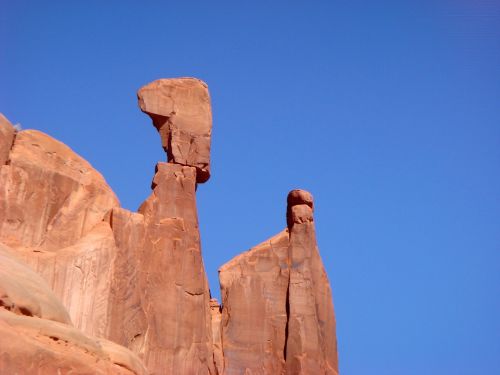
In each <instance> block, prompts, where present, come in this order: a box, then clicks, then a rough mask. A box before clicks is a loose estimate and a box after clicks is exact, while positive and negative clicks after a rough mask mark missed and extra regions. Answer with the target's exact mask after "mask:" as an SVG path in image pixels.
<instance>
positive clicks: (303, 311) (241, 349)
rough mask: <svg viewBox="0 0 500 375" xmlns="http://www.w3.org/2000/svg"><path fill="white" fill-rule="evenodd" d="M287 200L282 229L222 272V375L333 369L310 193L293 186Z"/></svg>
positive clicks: (330, 319) (327, 300)
mask: <svg viewBox="0 0 500 375" xmlns="http://www.w3.org/2000/svg"><path fill="white" fill-rule="evenodd" d="M287 202H288V205H287V215H286V217H287V227H288V228H287V229H285V230H284V231H282V232H281V233H279V234H278V235H276V236H274V237H272V238H271V239H269V240H267V241H265V242H263V243H262V244H260V245H258V246H256V247H254V248H252V249H250V250H249V251H247V252H245V253H243V254H241V255H238V256H237V257H235V258H233V259H232V260H231V261H229V262H228V263H226V264H225V265H223V266H222V267H221V268H220V269H219V279H220V284H221V292H222V293H221V294H222V297H223V300H222V306H223V308H222V326H221V327H222V349H223V355H224V366H225V367H224V371H225V373H227V374H233V373H244V372H248V373H259V374H287V375H295V374H304V375H306V374H325V375H335V374H338V368H337V347H336V334H335V317H334V313H333V304H332V299H331V292H330V286H329V283H328V279H327V278H326V273H325V272H324V267H323V264H322V262H321V259H320V257H319V252H318V249H317V245H316V238H315V235H314V222H313V215H312V214H313V208H314V203H313V198H312V195H311V194H310V193H308V192H306V191H303V190H293V191H291V192H290V193H289V195H288V197H287Z"/></svg>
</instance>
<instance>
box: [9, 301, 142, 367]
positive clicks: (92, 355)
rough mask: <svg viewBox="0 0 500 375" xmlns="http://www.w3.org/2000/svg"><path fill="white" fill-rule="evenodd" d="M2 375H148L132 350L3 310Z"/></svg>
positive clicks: (62, 326)
mask: <svg viewBox="0 0 500 375" xmlns="http://www.w3.org/2000/svg"><path fill="white" fill-rule="evenodd" d="M0 373H1V374H20V375H21V374H30V375H53V374H61V375H63V374H67V375H69V374H75V375H89V374H96V375H97V374H99V375H108V374H117V375H133V374H135V375H146V374H147V371H146V369H145V368H144V366H143V365H142V363H141V362H140V360H139V359H138V358H137V357H136V356H135V355H134V354H132V352H130V351H129V350H127V349H125V348H123V347H119V345H116V344H113V343H111V342H108V341H106V340H102V339H96V338H91V337H88V336H85V335H84V334H83V333H81V332H80V331H79V330H78V329H76V328H73V327H71V326H69V325H66V324H62V323H59V322H55V321H52V320H47V319H40V318H35V317H28V316H20V315H16V314H14V313H12V312H10V311H7V310H4V309H1V308H0Z"/></svg>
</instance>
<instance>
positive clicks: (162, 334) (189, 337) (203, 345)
mask: <svg viewBox="0 0 500 375" xmlns="http://www.w3.org/2000/svg"><path fill="white" fill-rule="evenodd" d="M152 186H153V193H152V194H151V196H150V197H149V198H148V199H147V200H146V201H145V202H144V203H143V204H142V206H141V207H140V209H139V212H140V213H141V214H142V215H144V224H145V238H146V239H145V242H144V249H143V252H142V256H141V259H140V261H139V263H140V267H141V269H140V280H139V285H140V287H141V293H142V294H143V300H144V301H145V302H144V303H143V309H144V313H145V315H146V319H147V328H146V332H144V338H143V340H144V341H143V344H142V346H143V347H142V350H143V358H144V362H145V364H146V366H147V367H148V369H149V370H150V371H151V372H152V373H153V374H174V373H176V374H215V373H216V370H215V366H214V362H213V348H212V328H211V319H210V304H209V301H210V291H209V289H208V282H207V279H206V275H205V270H204V267H203V260H202V257H201V247H200V235H199V228H198V215H197V210H196V196H195V189H196V169H195V168H194V167H187V166H182V165H179V164H167V163H159V164H158V165H157V172H156V174H155V177H154V179H153V184H152ZM132 245H133V244H132Z"/></svg>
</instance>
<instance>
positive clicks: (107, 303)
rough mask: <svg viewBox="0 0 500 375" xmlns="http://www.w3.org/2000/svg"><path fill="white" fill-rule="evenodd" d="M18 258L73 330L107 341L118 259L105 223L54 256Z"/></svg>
mask: <svg viewBox="0 0 500 375" xmlns="http://www.w3.org/2000/svg"><path fill="white" fill-rule="evenodd" d="M17 254H18V256H19V257H22V259H23V260H24V261H25V262H26V263H27V264H28V265H29V266H31V267H32V268H33V269H34V270H35V271H37V272H38V273H39V274H40V275H41V276H42V277H43V278H44V279H45V280H46V281H47V282H48V283H49V285H51V286H52V289H53V290H54V293H55V294H56V295H57V296H58V298H59V299H60V300H61V301H62V303H63V304H64V306H65V307H66V308H67V309H68V311H69V314H70V317H71V320H72V322H73V323H74V325H75V327H77V328H79V329H81V330H82V331H83V332H84V333H86V334H87V335H91V336H97V337H108V336H107V332H108V329H109V328H108V327H109V325H110V322H111V315H110V310H111V298H110V294H111V285H112V275H113V273H112V271H113V269H114V261H115V260H116V257H117V248H116V245H115V241H114V237H113V232H112V230H111V228H110V226H109V224H108V223H106V222H100V223H99V224H97V225H96V226H95V227H94V228H93V229H92V230H91V231H90V232H89V233H88V234H87V235H86V236H84V237H82V238H81V239H80V240H78V242H77V243H75V244H74V245H72V246H68V247H65V248H62V249H58V250H57V251H56V252H50V251H36V252H33V251H26V250H24V251H22V250H19V249H18V250H17ZM124 287H126V286H124ZM127 287H128V286H127Z"/></svg>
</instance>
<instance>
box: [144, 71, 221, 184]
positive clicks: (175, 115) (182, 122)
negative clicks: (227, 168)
mask: <svg viewBox="0 0 500 375" xmlns="http://www.w3.org/2000/svg"><path fill="white" fill-rule="evenodd" d="M137 96H138V99H139V106H140V108H141V110H142V111H143V112H144V113H147V114H148V115H149V116H150V117H151V119H152V120H153V124H154V126H155V127H156V129H157V130H158V132H159V133H160V136H161V140H162V146H163V148H164V149H165V151H166V152H167V155H168V160H169V161H170V162H173V163H178V164H182V165H187V166H191V167H195V168H196V170H197V181H198V182H205V181H206V180H208V178H209V177H210V140H211V134H212V109H211V106H210V96H209V93H208V87H207V85H206V84H205V83H204V82H203V81H201V80H199V79H196V78H173V79H159V80H156V81H154V82H151V83H149V84H147V85H146V86H144V87H142V88H141V89H140V90H139V91H138V93H137Z"/></svg>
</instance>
